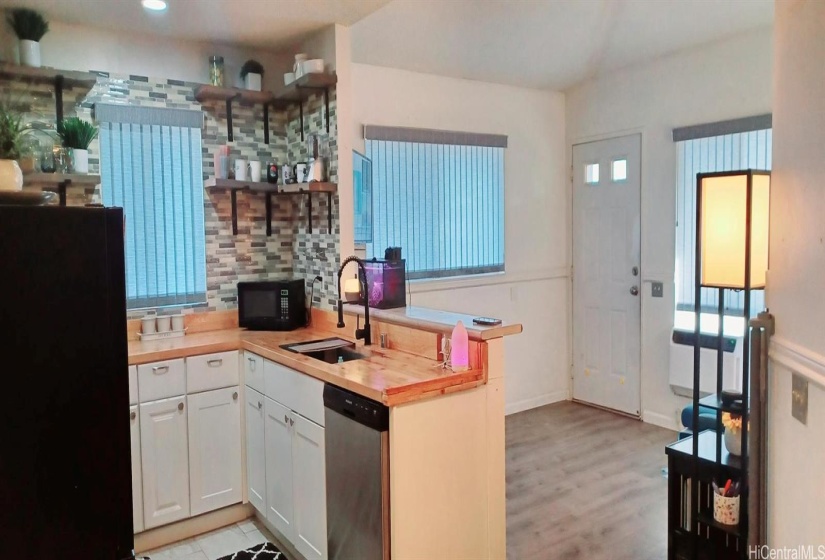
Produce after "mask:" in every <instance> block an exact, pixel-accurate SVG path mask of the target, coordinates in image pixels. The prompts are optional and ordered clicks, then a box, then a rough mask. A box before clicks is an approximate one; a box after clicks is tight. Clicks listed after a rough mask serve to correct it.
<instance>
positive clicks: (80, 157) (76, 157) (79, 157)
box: [72, 149, 89, 173]
mask: <svg viewBox="0 0 825 560" xmlns="http://www.w3.org/2000/svg"><path fill="white" fill-rule="evenodd" d="M72 169H73V170H74V172H75V173H88V172H89V150H77V149H75V150H72Z"/></svg>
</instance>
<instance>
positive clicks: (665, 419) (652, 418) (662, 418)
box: [642, 410, 682, 432]
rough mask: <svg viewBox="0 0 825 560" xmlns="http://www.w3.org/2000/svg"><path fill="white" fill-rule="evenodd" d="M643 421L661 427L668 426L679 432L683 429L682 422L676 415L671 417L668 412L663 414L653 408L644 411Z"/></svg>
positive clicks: (669, 428)
mask: <svg viewBox="0 0 825 560" xmlns="http://www.w3.org/2000/svg"><path fill="white" fill-rule="evenodd" d="M642 422H644V423H645V424H652V425H653V426H659V427H660V428H667V429H668V430H673V431H674V432H678V431H679V430H681V429H682V425H681V423H680V422H678V421H677V420H676V418H675V417H670V416H668V415H667V414H662V413H660V412H653V411H652V410H643V411H642Z"/></svg>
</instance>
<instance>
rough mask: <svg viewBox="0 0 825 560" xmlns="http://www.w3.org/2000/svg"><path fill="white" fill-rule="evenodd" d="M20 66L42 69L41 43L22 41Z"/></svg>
mask: <svg viewBox="0 0 825 560" xmlns="http://www.w3.org/2000/svg"><path fill="white" fill-rule="evenodd" d="M20 64H22V65H23V66H32V67H34V68H40V43H38V42H37V41H30V40H28V39H21V40H20Z"/></svg>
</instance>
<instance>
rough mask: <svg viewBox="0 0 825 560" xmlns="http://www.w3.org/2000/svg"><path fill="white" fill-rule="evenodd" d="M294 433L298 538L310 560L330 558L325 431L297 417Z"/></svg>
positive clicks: (300, 549) (297, 543)
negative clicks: (328, 551)
mask: <svg viewBox="0 0 825 560" xmlns="http://www.w3.org/2000/svg"><path fill="white" fill-rule="evenodd" d="M292 417H293V418H294V419H295V424H294V426H293V433H292V469H293V473H294V481H293V484H292V486H293V503H294V504H295V511H294V526H295V536H294V538H293V544H294V545H295V548H296V549H298V552H300V553H301V554H302V555H303V556H304V557H305V558H307V560H313V559H319V560H326V558H327V492H326V463H325V460H324V457H325V455H326V453H325V448H324V428H322V427H321V426H319V425H317V424H315V423H314V422H311V421H310V420H307V419H306V418H304V417H303V416H300V415H298V414H294V413H293V415H292Z"/></svg>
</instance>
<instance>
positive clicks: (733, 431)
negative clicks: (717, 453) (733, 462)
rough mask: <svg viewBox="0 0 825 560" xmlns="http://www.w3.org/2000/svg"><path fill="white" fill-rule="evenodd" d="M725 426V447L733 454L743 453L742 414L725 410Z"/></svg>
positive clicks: (723, 421) (723, 417) (723, 423)
mask: <svg viewBox="0 0 825 560" xmlns="http://www.w3.org/2000/svg"><path fill="white" fill-rule="evenodd" d="M722 425H723V426H724V427H725V447H726V448H727V450H728V453H730V454H731V455H736V456H739V455H742V416H741V415H739V414H731V413H730V412H725V413H723V414H722Z"/></svg>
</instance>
